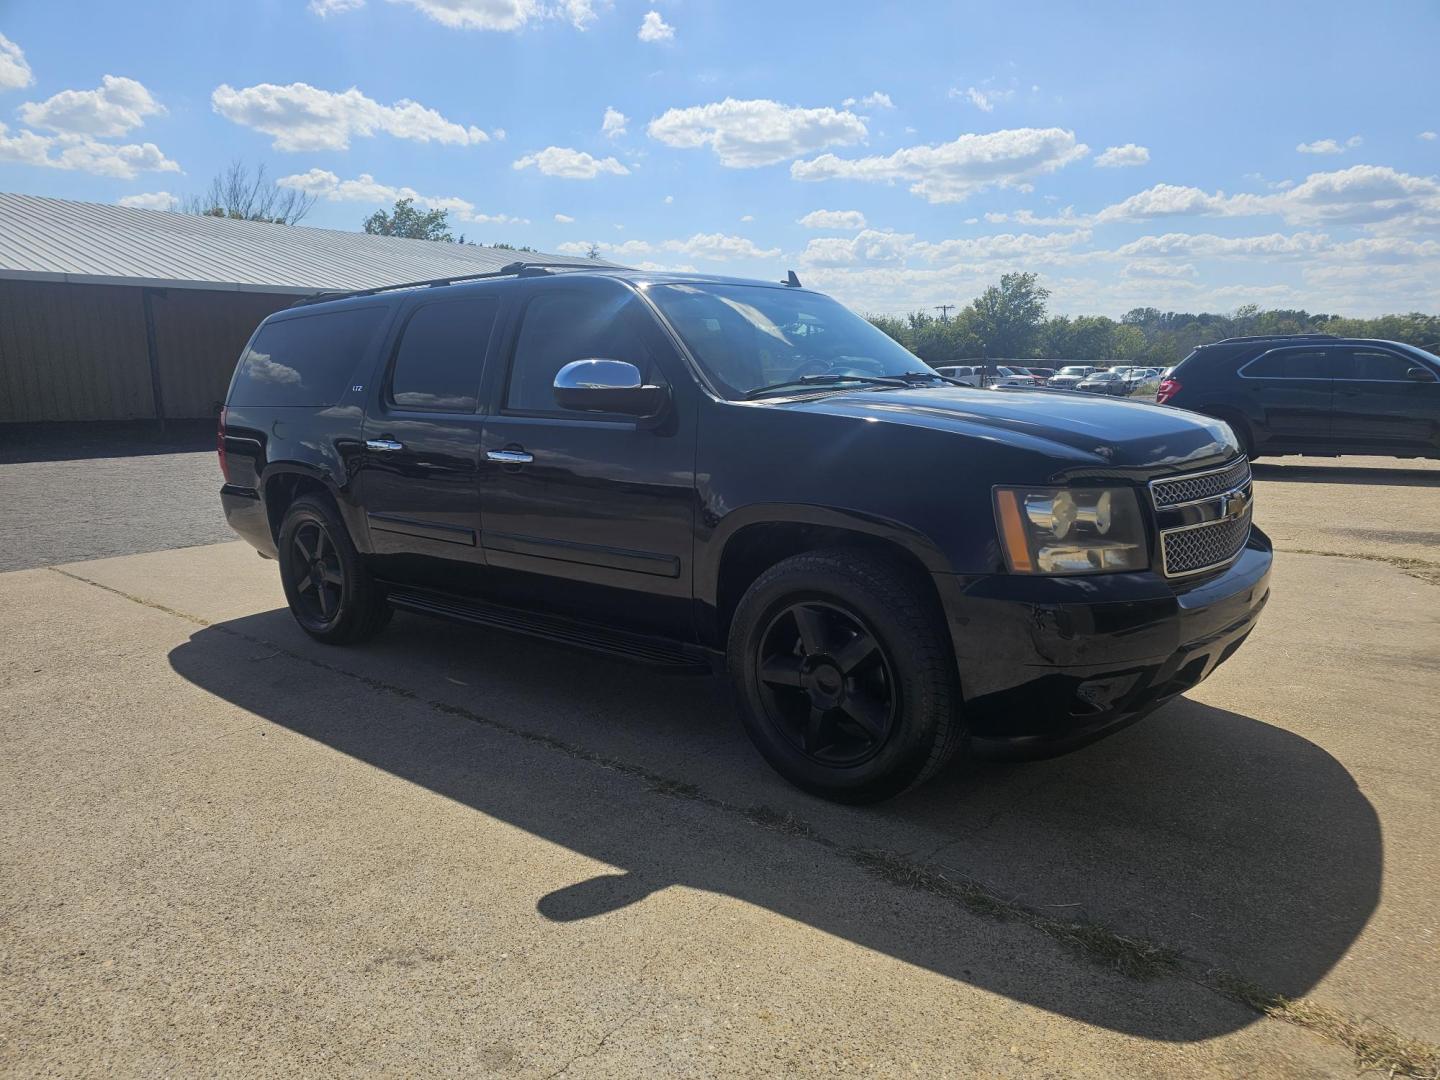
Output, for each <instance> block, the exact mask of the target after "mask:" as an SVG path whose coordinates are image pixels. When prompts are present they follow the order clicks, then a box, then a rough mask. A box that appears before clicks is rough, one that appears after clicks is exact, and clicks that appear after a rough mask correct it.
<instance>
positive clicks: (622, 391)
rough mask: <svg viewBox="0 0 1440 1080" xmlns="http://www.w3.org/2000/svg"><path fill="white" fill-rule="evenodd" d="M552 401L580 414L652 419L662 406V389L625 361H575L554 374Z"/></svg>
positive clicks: (594, 359)
mask: <svg viewBox="0 0 1440 1080" xmlns="http://www.w3.org/2000/svg"><path fill="white" fill-rule="evenodd" d="M554 391H555V400H556V402H558V403H559V405H560V407H561V408H562V409H575V410H577V411H580V412H608V413H620V414H622V415H624V416H654V415H655V414H656V413H658V412H659V411H660V409H661V407H662V406H664V404H665V388H664V387H663V386H650V385H647V384H646V383H645V382H644V381H643V380H642V379H641V377H640V369H639V368H638V367H636V366H635V365H634V364H632V363H629V362H628V361H626V360H604V359H600V358H593V359H590V360H575V361H572V362H571V363H569V364H566V365H565V366H564V367H562V368H561V369H560V370H559V371H557V372H556V373H555V384H554Z"/></svg>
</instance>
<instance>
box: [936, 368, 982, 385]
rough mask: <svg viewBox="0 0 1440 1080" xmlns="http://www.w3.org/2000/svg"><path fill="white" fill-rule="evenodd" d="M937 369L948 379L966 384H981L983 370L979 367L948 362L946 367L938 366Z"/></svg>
mask: <svg viewBox="0 0 1440 1080" xmlns="http://www.w3.org/2000/svg"><path fill="white" fill-rule="evenodd" d="M935 370H936V371H938V372H939V373H940V374H941V375H944V376H945V377H946V378H947V379H954V380H955V381H956V382H959V383H964V384H965V385H966V386H974V387H978V386H980V375H981V372H980V369H979V368H978V367H971V366H970V365H968V364H947V365H946V366H944V367H937V368H936V369H935Z"/></svg>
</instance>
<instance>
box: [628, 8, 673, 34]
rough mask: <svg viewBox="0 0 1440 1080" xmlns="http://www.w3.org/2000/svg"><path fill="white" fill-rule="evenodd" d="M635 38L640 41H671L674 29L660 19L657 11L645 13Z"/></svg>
mask: <svg viewBox="0 0 1440 1080" xmlns="http://www.w3.org/2000/svg"><path fill="white" fill-rule="evenodd" d="M635 36H636V37H638V38H639V39H640V40H641V41H672V40H674V37H675V28H674V27H673V26H671V25H670V24H669V23H667V22H666V21H665V20H664V19H662V18H661V17H660V13H659V12H658V11H647V12H646V13H645V17H644V18H643V19H641V20H640V29H639V30H637V31H636V32H635Z"/></svg>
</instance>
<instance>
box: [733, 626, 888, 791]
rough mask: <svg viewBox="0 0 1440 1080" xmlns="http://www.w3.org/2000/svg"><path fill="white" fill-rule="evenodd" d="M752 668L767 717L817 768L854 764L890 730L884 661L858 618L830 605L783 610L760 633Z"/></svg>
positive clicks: (872, 751) (877, 747)
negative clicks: (757, 679) (755, 673)
mask: <svg viewBox="0 0 1440 1080" xmlns="http://www.w3.org/2000/svg"><path fill="white" fill-rule="evenodd" d="M755 670H756V671H757V673H758V675H759V682H760V688H759V689H760V698H761V701H762V703H763V705H764V709H765V714H766V717H767V718H768V719H769V720H770V722H771V723H772V724H774V725H775V727H776V728H777V729H778V730H779V731H780V733H781V734H782V735H783V736H784V737H785V738H786V739H787V740H788V741H789V742H790V743H791V744H792V745H793V746H794V747H795V749H797V750H798V751H800V753H802V754H804V755H805V756H806V757H808V758H810V759H811V760H812V761H814V762H816V763H817V764H820V765H826V766H830V767H846V766H853V765H859V764H861V763H863V762H865V761H867V760H869V759H870V758H871V757H873V756H874V755H875V754H877V753H878V752H879V751H880V749H881V748H882V747H883V746H884V745H885V742H886V740H888V739H889V738H890V735H891V733H892V732H893V731H894V729H895V718H896V713H897V710H898V708H899V695H898V693H897V690H896V685H895V676H894V672H893V669H892V666H891V664H890V660H889V658H888V657H887V656H886V655H885V650H884V648H883V647H882V646H881V644H880V642H879V640H878V639H877V638H876V636H875V634H874V633H873V632H872V631H871V630H870V629H869V628H868V627H867V626H866V625H865V622H864V620H863V619H862V618H861V617H860V616H859V615H858V614H856V613H855V612H854V611H851V610H849V609H847V608H845V607H842V606H840V605H838V604H835V603H832V602H821V601H802V602H799V603H795V604H792V605H790V606H789V607H786V608H784V609H783V610H782V611H781V612H780V613H779V614H778V615H776V616H775V618H774V619H772V620H771V622H770V625H769V626H768V627H767V628H766V630H765V632H764V633H763V634H762V635H761V637H760V641H759V646H758V649H757V654H756V663H755Z"/></svg>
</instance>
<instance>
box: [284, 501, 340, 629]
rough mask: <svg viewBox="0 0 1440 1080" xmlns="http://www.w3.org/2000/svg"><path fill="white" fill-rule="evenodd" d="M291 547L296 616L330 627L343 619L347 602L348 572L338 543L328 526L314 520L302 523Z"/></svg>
mask: <svg viewBox="0 0 1440 1080" xmlns="http://www.w3.org/2000/svg"><path fill="white" fill-rule="evenodd" d="M290 548H291V558H290V560H289V564H290V573H291V581H292V583H293V585H294V588H295V595H296V600H297V612H296V613H297V614H299V615H301V616H302V617H303V618H304V619H305V620H308V621H311V622H313V623H314V624H315V625H316V627H317V628H319V627H324V626H328V625H329V624H330V623H332V622H334V621H335V619H336V618H338V617H339V615H340V609H341V607H342V605H343V604H344V602H345V572H344V570H343V568H342V567H341V565H340V552H339V550H338V549H337V548H336V546H335V541H334V540H333V539H332V538H331V537H330V534H329V531H328V530H327V529H326V528H325V526H324V524H322V523H321V522H319V521H314V520H310V521H304V522H301V523H300V526H299V527H298V528H297V529H296V530H295V533H294V535H293V536H292V537H291V540H290Z"/></svg>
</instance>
